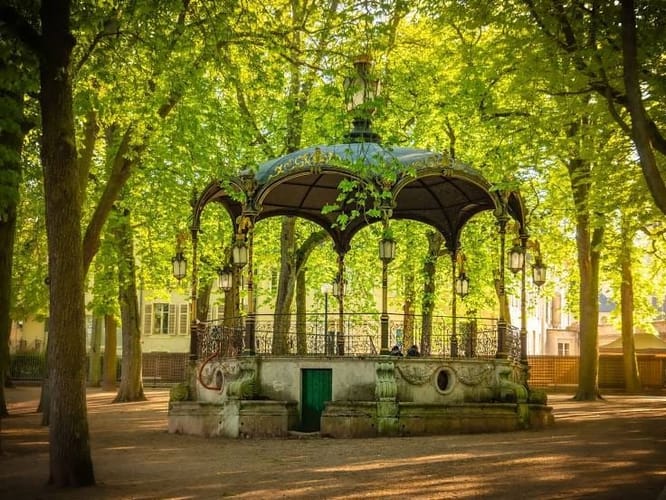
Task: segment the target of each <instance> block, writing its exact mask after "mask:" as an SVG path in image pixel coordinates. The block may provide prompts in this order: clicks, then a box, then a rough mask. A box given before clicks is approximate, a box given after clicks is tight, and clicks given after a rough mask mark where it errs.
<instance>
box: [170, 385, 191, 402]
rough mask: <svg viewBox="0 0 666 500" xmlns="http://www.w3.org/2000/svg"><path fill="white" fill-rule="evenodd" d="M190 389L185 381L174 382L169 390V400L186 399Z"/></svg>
mask: <svg viewBox="0 0 666 500" xmlns="http://www.w3.org/2000/svg"><path fill="white" fill-rule="evenodd" d="M189 396H190V390H189V387H188V386H187V384H186V383H182V382H181V383H180V384H176V385H174V386H173V387H171V390H170V391H169V401H187V400H188V399H189Z"/></svg>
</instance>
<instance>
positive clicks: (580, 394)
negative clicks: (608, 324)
mask: <svg viewBox="0 0 666 500" xmlns="http://www.w3.org/2000/svg"><path fill="white" fill-rule="evenodd" d="M577 131H578V127H577V126H572V129H571V130H570V131H569V135H570V137H575V136H576V134H577ZM567 169H568V171H569V180H570V182H571V189H572V194H573V199H574V204H575V206H576V247H577V253H578V273H579V276H580V292H579V314H580V332H579V336H580V365H579V374H578V390H577V392H576V395H575V399H577V400H579V401H594V400H596V399H598V398H600V397H601V395H600V393H599V328H598V327H599V261H600V258H601V243H602V241H603V233H604V229H603V227H595V228H593V227H592V224H591V222H590V209H589V197H590V185H591V165H590V163H589V161H587V160H584V159H581V158H575V159H572V160H570V161H569V162H568V163H567Z"/></svg>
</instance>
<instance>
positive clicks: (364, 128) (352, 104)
mask: <svg viewBox="0 0 666 500" xmlns="http://www.w3.org/2000/svg"><path fill="white" fill-rule="evenodd" d="M371 67H372V58H371V57H370V55H369V54H362V55H360V56H358V57H357V58H356V59H355V60H354V70H355V71H354V72H355V74H354V75H352V76H348V77H346V78H345V81H344V89H345V97H346V101H347V111H349V112H352V113H354V118H353V125H354V128H353V130H352V131H351V132H350V133H349V135H348V139H349V141H350V142H379V141H380V137H379V135H377V134H376V133H374V132H373V131H372V130H371V128H372V120H371V117H372V115H373V113H374V112H375V108H374V104H373V101H374V100H375V98H376V97H377V96H378V95H379V80H377V79H373V78H372V76H371V74H370V68H371Z"/></svg>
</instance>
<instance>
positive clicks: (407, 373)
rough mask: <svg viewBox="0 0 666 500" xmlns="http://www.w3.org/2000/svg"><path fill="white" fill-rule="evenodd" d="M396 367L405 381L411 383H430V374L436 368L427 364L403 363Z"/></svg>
mask: <svg viewBox="0 0 666 500" xmlns="http://www.w3.org/2000/svg"><path fill="white" fill-rule="evenodd" d="M396 369H397V370H398V373H400V376H401V377H402V378H403V379H404V380H405V382H407V383H408V384H411V385H425V384H427V383H430V380H431V377H432V374H433V372H434V371H435V370H436V368H432V367H428V366H417V365H403V364H399V365H398V366H396Z"/></svg>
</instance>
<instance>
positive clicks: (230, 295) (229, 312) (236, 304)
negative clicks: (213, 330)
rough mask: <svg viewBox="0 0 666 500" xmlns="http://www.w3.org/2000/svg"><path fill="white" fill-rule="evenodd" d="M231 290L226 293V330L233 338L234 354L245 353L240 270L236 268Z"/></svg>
mask: <svg viewBox="0 0 666 500" xmlns="http://www.w3.org/2000/svg"><path fill="white" fill-rule="evenodd" d="M231 276H232V277H231V279H232V282H231V288H230V289H229V290H228V291H226V292H224V330H225V332H226V333H227V335H230V336H231V347H232V350H233V353H234V354H238V353H240V352H242V351H243V329H242V328H241V318H240V294H239V290H240V270H239V269H238V268H237V267H235V266H234V268H233V274H232V275H231Z"/></svg>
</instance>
